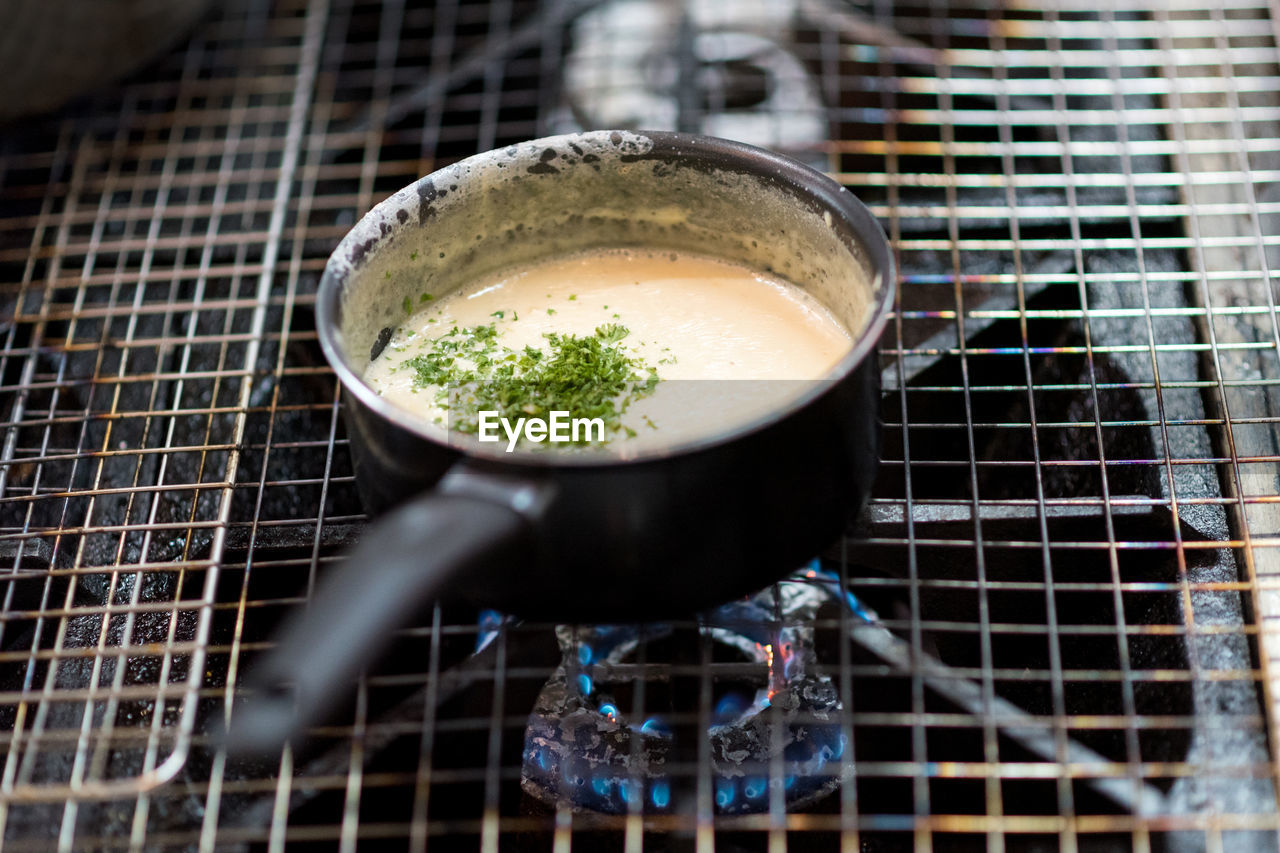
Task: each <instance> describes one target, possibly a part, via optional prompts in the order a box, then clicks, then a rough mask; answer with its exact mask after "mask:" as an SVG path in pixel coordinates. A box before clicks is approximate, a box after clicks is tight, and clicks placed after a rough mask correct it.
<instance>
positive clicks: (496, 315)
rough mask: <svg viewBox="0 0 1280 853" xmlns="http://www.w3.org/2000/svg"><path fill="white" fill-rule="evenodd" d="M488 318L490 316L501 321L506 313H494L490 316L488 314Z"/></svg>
mask: <svg viewBox="0 0 1280 853" xmlns="http://www.w3.org/2000/svg"><path fill="white" fill-rule="evenodd" d="M489 316H490V317H497V318H498V319H499V320H501V319H503V318H504V317H506V316H507V312H506V311H494V312H493V313H492V314H490V315H489Z"/></svg>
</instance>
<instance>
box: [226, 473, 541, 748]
mask: <svg viewBox="0 0 1280 853" xmlns="http://www.w3.org/2000/svg"><path fill="white" fill-rule="evenodd" d="M530 529H531V528H530V522H529V520H528V518H527V517H526V516H524V515H522V514H521V513H520V512H518V511H517V510H516V509H515V508H513V507H512V506H510V505H507V504H506V503H504V502H503V501H501V500H492V499H489V498H488V496H475V495H463V494H456V493H455V494H449V493H442V492H430V493H427V494H425V495H422V496H420V497H417V498H415V499H413V500H412V501H410V502H409V503H408V504H406V505H404V506H401V507H399V508H397V509H396V510H394V511H393V512H391V513H390V514H388V515H386V516H384V517H383V518H382V519H380V520H379V521H378V522H377V523H376V524H373V525H372V526H370V527H369V529H368V530H366V531H365V532H364V534H363V535H362V537H361V541H360V544H359V545H357V546H356V547H355V548H354V549H353V550H352V551H351V553H350V555H349V556H348V557H347V559H346V561H345V562H344V563H343V564H342V565H341V566H339V567H338V568H337V569H336V570H334V571H333V572H332V573H331V574H329V575H328V576H327V577H325V578H324V579H323V582H322V583H320V584H319V586H318V588H317V590H316V592H315V594H314V596H313V597H312V599H311V601H310V603H309V604H308V605H307V606H306V607H304V608H299V610H298V611H297V612H296V613H294V614H292V616H291V618H289V619H288V620H286V622H285V624H284V625H283V626H282V628H281V630H280V633H279V634H278V635H277V636H278V638H279V641H278V643H277V645H276V646H275V647H274V648H272V649H270V650H269V651H267V652H265V653H264V656H263V657H262V658H261V659H259V660H257V661H255V662H254V663H253V665H252V666H251V668H250V669H249V671H248V673H247V676H246V679H245V685H244V686H245V687H246V688H247V690H246V695H245V698H244V700H243V701H242V702H241V703H238V704H237V705H236V707H235V708H233V711H232V715H231V722H230V727H229V729H228V731H227V732H226V734H225V745H226V747H227V751H228V753H230V754H233V755H245V756H248V755H259V756H261V755H267V754H271V753H279V751H280V749H281V748H282V747H283V746H284V744H285V743H286V742H287V741H292V740H293V739H294V738H295V737H296V736H298V735H299V734H300V733H301V732H302V731H303V730H304V729H305V728H307V727H308V726H311V725H315V724H317V723H319V722H321V721H323V720H324V719H325V718H327V717H328V716H330V715H331V714H332V713H333V712H334V711H336V710H337V708H338V707H340V706H341V705H343V704H344V703H345V700H346V699H347V698H348V697H349V696H350V695H351V689H352V684H353V683H354V681H355V679H356V677H357V676H358V675H359V673H360V670H361V669H363V668H364V667H366V666H369V665H370V664H372V663H374V662H375V661H377V660H378V659H379V658H380V657H381V655H382V654H383V653H384V652H386V651H387V649H388V648H389V646H390V642H391V638H392V634H393V633H394V632H395V631H396V630H398V629H400V628H403V627H405V626H406V625H408V624H409V623H410V622H411V620H412V619H413V618H414V616H416V615H418V614H419V613H421V612H422V609H423V606H424V605H425V604H426V603H428V602H430V601H432V600H433V599H434V598H436V597H437V595H438V594H439V592H440V591H441V590H442V589H444V588H445V587H447V585H448V584H449V582H450V580H451V579H452V578H455V577H460V576H462V575H464V574H465V573H470V572H488V571H490V570H493V569H495V568H498V567H501V566H503V565H510V564H511V563H512V562H514V561H515V560H517V559H519V554H520V550H521V548H522V547H527V543H528V541H529V536H530Z"/></svg>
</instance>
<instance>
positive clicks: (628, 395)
mask: <svg viewBox="0 0 1280 853" xmlns="http://www.w3.org/2000/svg"><path fill="white" fill-rule="evenodd" d="M628 334H630V331H629V330H628V329H627V328H626V327H625V326H619V325H617V324H608V325H603V326H600V327H599V328H597V329H596V332H595V334H594V335H589V336H582V337H580V336H577V335H568V334H564V335H562V334H557V333H554V332H549V333H546V334H544V335H543V337H544V338H545V339H546V341H547V348H546V350H545V351H544V350H542V349H537V348H535V347H531V346H526V347H525V348H524V349H523V350H520V351H516V350H511V349H508V348H507V347H504V346H502V345H501V344H500V343H498V339H499V338H500V333H499V332H498V330H497V328H496V326H495V325H494V324H493V323H489V324H488V325H482V326H470V327H454V328H452V329H450V330H449V331H448V332H446V333H444V334H443V335H441V336H440V337H438V338H435V339H434V340H431V341H430V344H431V348H430V349H429V350H428V351H426V352H423V353H422V354H421V355H417V356H415V357H413V358H411V359H407V360H405V361H404V362H402V364H403V366H405V367H408V368H409V369H410V370H412V371H413V372H414V377H413V387H414V389H415V390H417V389H426V388H434V389H435V394H436V401H437V403H438V404H440V405H442V406H445V407H446V408H447V409H448V412H449V425H450V428H452V429H455V430H457V431H459V432H475V431H476V429H477V427H478V423H479V420H478V412H481V411H497V412H498V413H499V416H500V417H509V418H519V417H529V416H534V417H539V416H541V417H545V416H546V415H547V414H549V413H550V412H552V411H567V412H569V415H570V417H571V418H600V419H602V420H603V421H604V423H605V428H606V433H605V434H606V436H608V435H611V434H616V433H618V432H619V431H623V432H625V433H626V434H627V435H628V436H634V435H635V431H634V430H632V429H630V428H628V427H625V426H623V425H622V422H621V418H622V415H623V413H625V412H626V411H627V408H628V406H630V405H631V403H632V402H633V401H635V400H637V399H639V398H641V397H645V396H648V395H649V394H651V393H653V389H654V388H655V387H656V386H657V384H658V382H659V378H658V373H657V371H656V370H655V369H654V368H653V367H651V366H648V365H646V364H644V363H643V362H642V361H640V359H638V358H636V357H634V356H630V355H628V354H627V353H626V352H625V350H624V349H623V348H622V347H621V346H620V345H619V343H620V342H621V341H622V340H623V339H624V338H626V337H627V335H628Z"/></svg>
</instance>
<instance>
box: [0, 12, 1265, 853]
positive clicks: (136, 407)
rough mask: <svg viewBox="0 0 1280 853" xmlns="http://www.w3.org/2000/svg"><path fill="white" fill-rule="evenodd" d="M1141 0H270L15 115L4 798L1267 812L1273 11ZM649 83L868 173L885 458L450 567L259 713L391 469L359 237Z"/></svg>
mask: <svg viewBox="0 0 1280 853" xmlns="http://www.w3.org/2000/svg"><path fill="white" fill-rule="evenodd" d="M1122 5H1123V8H1119V7H1117V8H1115V9H1101V10H1099V9H1091V8H1090V7H1088V6H1087V5H1085V4H1079V3H1075V2H1065V0H1064V2H1060V3H1055V4H1048V5H1046V4H1036V5H1035V6H1034V7H1032V6H1029V5H1026V4H1021V3H1011V2H1009V3H1003V4H999V5H997V6H995V7H991V6H990V5H989V4H977V3H968V2H965V0H956V2H934V3H920V4H918V5H908V4H902V3H895V4H891V3H887V2H879V0H872V2H853V0H788V2H785V3H763V2H750V3H748V2H742V3H730V4H724V3H721V4H713V3H706V2H702V0H690V2H685V3H667V2H656V0H545V2H532V0H492V2H472V0H438V2H435V3H432V4H416V3H405V2H401V1H400V0H388V2H384V3H381V4H373V5H361V4H355V3H349V2H342V0H281V1H280V2H275V3H264V2H256V0H243V2H239V1H237V2H231V3H227V4H222V5H221V6H220V7H219V8H218V9H216V10H214V11H213V12H212V13H211V14H210V16H209V17H208V18H207V19H206V20H204V21H203V22H202V23H201V24H200V25H199V26H198V27H197V28H196V30H195V31H194V33H193V35H192V38H191V41H190V43H188V44H186V45H184V46H182V47H180V48H179V49H176V50H174V51H173V52H172V53H171V54H169V55H168V56H167V57H166V58H163V59H161V60H160V61H159V62H158V63H156V64H155V65H153V66H151V67H150V68H149V69H147V70H146V71H144V72H143V73H141V74H139V75H137V76H135V77H133V78H131V79H130V80H128V81H126V83H125V84H124V85H122V86H120V87H117V88H114V89H109V90H105V91H103V92H101V93H99V94H97V95H94V96H91V97H89V98H86V99H82V100H81V101H79V102H77V103H75V104H73V105H71V106H70V107H69V108H67V109H65V110H64V111H62V112H60V113H57V114H54V115H51V116H47V117H44V118H41V119H37V120H29V121H27V122H25V123H23V124H22V125H20V126H15V127H11V128H7V129H6V132H5V134H4V135H3V136H0V296H2V299H0V309H2V310H0V337H2V338H3V348H2V349H0V417H2V418H3V440H2V442H0V453H2V454H3V458H0V570H3V571H4V572H5V575H4V577H2V578H0V587H2V591H0V594H2V595H3V605H2V607H0V738H3V742H4V744H5V749H4V752H3V759H0V761H2V763H3V771H2V772H0V824H2V825H3V837H4V839H5V846H6V847H7V848H11V849H15V850H48V849H55V848H56V849H67V850H71V849H95V850H97V849H116V848H126V849H175V850H176V849H213V848H215V847H218V848H226V849H276V848H277V847H279V846H282V845H283V844H284V843H286V842H289V843H292V844H294V845H295V846H297V845H302V846H307V845H311V846H315V847H317V848H325V849H328V848H331V847H337V848H340V849H348V848H350V847H353V846H355V845H356V844H357V843H364V844H365V845H366V846H375V847H376V846H378V845H394V846H396V847H398V848H401V847H408V848H410V849H426V848H427V847H428V846H429V845H430V846H433V847H439V848H442V849H453V848H455V847H459V848H461V847H466V848H468V849H471V848H474V847H476V846H480V847H481V848H482V849H485V850H498V849H504V850H526V849H544V848H547V847H551V848H553V849H556V850H573V849H579V850H596V849H602V848H608V849H613V848H623V849H627V850H640V849H697V850H700V851H702V850H712V849H716V850H731V851H732V850H756V849H765V848H768V849H770V850H778V849H785V848H786V847H788V846H794V847H795V848H796V849H803V850H806V851H807V850H822V849H841V850H855V849H861V850H867V851H887V850H906V849H936V850H969V849H1006V850H1027V851H1041V850H1104V851H1109V850H1152V849H1155V850H1171V851H1181V850H1188V851H1190V850H1237V849H1264V848H1266V847H1268V846H1274V845H1275V843H1276V832H1277V829H1280V827H1278V826H1277V818H1276V814H1277V810H1276V788H1275V781H1276V777H1275V766H1276V764H1275V760H1274V758H1273V755H1272V752H1271V750H1270V749H1269V746H1268V741H1269V739H1270V740H1271V742H1274V729H1275V724H1276V714H1277V705H1276V703H1275V702H1274V700H1273V683H1272V678H1273V673H1274V672H1275V669H1274V666H1273V660H1274V655H1275V654H1276V653H1280V633H1278V632H1274V631H1273V630H1272V621H1273V618H1274V616H1275V614H1276V613H1277V612H1280V606H1278V603H1280V599H1277V598H1276V596H1277V585H1276V584H1275V582H1274V578H1275V577H1277V576H1280V568H1277V567H1276V566H1275V565H1274V563H1275V554H1276V552H1275V549H1274V548H1273V547H1271V545H1272V544H1273V543H1272V541H1271V540H1272V538H1273V536H1272V533H1273V532H1274V530H1275V529H1276V519H1274V518H1273V517H1272V514H1273V513H1274V512H1275V506H1276V501H1275V497H1274V496H1275V495H1276V494H1280V482H1277V473H1276V472H1277V470H1280V469H1278V468H1277V466H1276V461H1277V458H1278V457H1277V442H1276V435H1277V432H1276V422H1277V413H1276V410H1275V406H1276V402H1275V394H1274V391H1273V388H1274V386H1275V384H1276V380H1277V376H1280V365H1278V364H1277V360H1276V353H1277V352H1280V331H1278V330H1277V326H1276V323H1277V321H1276V316H1277V315H1276V311H1275V294H1274V288H1273V286H1272V281H1271V276H1272V275H1273V272H1272V270H1273V269H1274V268H1275V266H1276V263H1275V260H1276V257H1277V253H1276V252H1277V245H1280V227H1278V220H1277V213H1278V212H1280V208H1278V207H1277V203H1278V202H1277V199H1276V191H1275V187H1276V185H1277V181H1276V179H1277V176H1280V163H1277V162H1276V155H1275V144H1274V142H1275V139H1276V138H1278V137H1280V132H1277V128H1276V118H1277V116H1280V112H1277V108H1278V107H1280V104H1277V103H1276V101H1277V96H1276V94H1275V93H1276V91H1277V83H1278V81H1280V54H1277V39H1278V36H1277V32H1278V30H1277V24H1276V21H1275V20H1274V10H1272V9H1270V8H1269V7H1267V6H1266V4H1262V3H1255V2H1250V0H1227V2H1223V3H1205V4H1198V3H1183V2H1178V3H1172V4H1168V3H1163V4H1156V3H1151V4H1142V3H1134V4H1122ZM615 123H616V124H624V125H631V126H648V127H651V128H660V127H661V128H677V129H683V130H689V131H697V132H706V133H718V134H722V135H728V136H732V137H734V138H739V139H742V140H744V141H747V142H752V143H755V144H759V145H764V146H768V147H772V148H775V149H777V150H780V151H783V152H784V153H787V154H790V155H792V156H795V157H797V158H799V159H801V160H803V161H805V162H808V163H810V164H811V165H815V166H816V167H818V168H821V169H823V170H825V171H827V172H828V173H829V174H831V175H833V176H834V177H835V178H836V179H838V180H840V181H841V182H842V183H844V184H845V185H846V186H848V187H849V188H850V190H852V191H853V192H854V193H856V194H857V195H858V196H859V197H860V198H862V199H863V200H864V201H866V202H867V203H868V204H869V205H870V206H871V207H872V209H873V212H875V213H876V215H877V216H878V217H880V219H881V221H882V223H883V224H884V226H885V228H886V231H887V233H888V234H889V236H890V238H891V240H892V242H893V244H894V247H895V251H896V252H897V255H898V260H899V265H900V269H901V272H902V278H901V299H900V303H899V305H897V306H896V311H895V314H894V319H893V321H892V323H891V329H890V332H889V334H888V335H887V336H886V338H885V339H884V341H882V348H881V367H882V380H883V386H884V396H883V398H882V404H881V416H882V420H883V421H884V425H885V431H884V438H885V448H884V454H883V462H882V466H881V471H880V478H879V481H878V483H877V487H876V491H875V494H874V496H873V499H872V502H871V505H870V506H869V507H868V509H867V511H866V512H865V513H864V514H863V515H862V516H861V517H860V518H858V519H853V520H851V522H850V526H849V530H848V531H847V534H846V536H844V537H843V538H842V539H841V540H840V541H839V542H835V543H832V545H831V547H830V548H829V549H827V550H826V551H825V552H824V553H822V554H819V555H815V559H814V561H813V562H812V563H810V564H808V565H805V566H797V567H795V568H796V571H795V573H794V574H793V575H792V576H791V577H790V578H789V579H788V580H786V581H784V582H782V583H779V584H777V585H775V586H774V587H771V588H769V589H766V590H762V591H760V592H759V593H758V594H756V595H754V596H752V597H750V598H748V599H744V600H742V601H737V602H727V603H725V604H724V606H722V607H721V608H719V609H717V610H715V611H712V612H709V613H705V614H702V615H701V616H699V617H697V618H693V619H689V620H684V621H676V622H670V623H664V624H661V625H644V626H602V625H595V626H590V625H580V626H565V625H551V624H540V623H534V622H517V621H515V620H512V619H508V618H505V617H503V616H502V615H501V614H493V613H475V612H469V611H466V610H465V609H463V608H457V609H453V608H450V609H447V610H446V609H441V608H436V609H435V610H434V612H433V613H431V614H430V615H429V618H427V619H426V620H425V621H424V622H423V623H422V624H421V625H419V626H418V627H416V628H414V629H411V630H409V631H406V632H403V633H402V634H400V635H398V637H397V653H396V654H395V655H394V656H393V660H392V663H391V664H389V665H388V667H386V668H385V669H382V670H379V671H378V672H376V673H371V674H369V675H368V676H366V677H365V678H364V679H363V680H362V681H361V683H360V684H358V685H354V686H353V693H354V695H355V701H354V704H353V708H352V709H351V711H350V712H349V713H348V714H347V715H346V716H344V717H343V718H341V719H338V720H335V721H334V722H333V723H332V724H330V725H329V726H326V727H324V728H323V729H321V730H318V731H317V732H315V738H314V743H313V745H312V746H311V747H310V748H309V749H308V750H307V751H305V752H299V753H293V752H288V753H285V754H284V755H282V756H280V758H279V760H274V759H273V760H270V761H262V762H258V763H249V762H244V763H235V762H228V761H227V760H226V759H225V757H224V756H223V755H222V754H220V753H219V752H218V750H217V749H216V745H215V742H214V739H213V737H212V735H211V734H210V732H212V731H214V730H215V729H216V727H217V726H218V725H220V724H221V722H223V721H224V720H225V719H226V718H227V716H228V715H229V714H231V713H234V707H235V700H236V699H237V696H238V694H237V690H236V688H235V684H236V683H237V680H238V678H239V677H240V674H241V673H242V672H243V671H244V669H245V668H246V667H247V666H250V665H252V659H253V656H254V655H256V654H257V653H258V652H260V651H261V650H262V648H263V647H264V645H265V644H266V643H267V642H269V638H270V637H271V636H272V632H273V628H274V627H275V625H276V624H277V623H278V621H279V620H280V619H281V618H282V617H283V616H284V615H285V614H286V613H288V612H290V611H292V610H293V609H295V608H297V607H301V606H305V602H306V599H307V596H308V594H309V591H310V590H311V588H312V586H313V584H314V582H315V580H316V578H317V577H318V576H319V575H321V574H323V573H324V572H325V571H326V570H327V569H328V568H329V566H330V565H331V564H332V563H333V562H335V561H336V560H338V559H341V554H342V552H343V550H344V549H345V548H346V547H347V546H348V545H349V544H350V543H352V542H354V541H355V540H356V539H357V538H358V537H359V535H360V531H361V528H362V525H363V521H364V517H363V514H362V510H361V508H360V505H359V502H358V499H357V498H356V495H355V490H354V484H353V482H352V477H351V468H350V461H349V459H348V455H347V449H346V439H345V435H344V433H343V430H342V426H341V420H340V411H341V406H342V402H343V401H342V395H341V393H340V390H339V387H338V384H337V382H336V381H335V379H334V378H333V376H332V374H331V373H330V371H329V370H328V368H327V366H326V365H325V362H324V359H323V358H322V356H321V355H320V353H319V349H318V346H317V344H316V338H315V332H314V317H313V313H312V311H313V307H312V306H313V294H314V288H315V284H316V281H317V279H318V276H319V272H320V270H321V269H322V267H323V264H324V261H325V259H326V258H327V256H328V253H329V251H330V250H331V248H332V246H333V245H334V244H335V243H336V242H337V240H338V239H339V238H340V237H341V236H342V235H343V234H344V233H345V232H346V230H347V229H348V228H350V226H351V225H352V224H354V222H355V220H356V218H358V216H359V215H360V214H361V213H363V212H364V211H365V210H367V209H368V208H369V207H371V206H372V205H373V204H374V203H376V202H377V201H378V200H380V199H381V198H383V197H385V196H386V195H388V194H389V193H391V192H394V191H395V190H397V189H399V188H400V187H402V186H404V185H406V184H408V183H409V182H411V181H412V180H414V179H415V178H416V177H418V176H420V175H422V174H426V173H427V172H429V171H431V170H433V169H434V168H437V167H438V166H440V165H443V164H444V163H447V162H452V161H453V160H456V159H458V158H460V157H463V156H466V155H468V154H471V153H474V152H475V151H478V150H484V149H488V148H493V147H497V146H499V145H502V144H506V143H509V142H515V141H519V140H522V139H528V138H532V137H535V136H539V135H544V134H547V133H552V132H560V131H567V130H572V129H576V128H585V127H599V126H603V125H608V124H615ZM744 535H749V531H744ZM602 582H607V579H602Z"/></svg>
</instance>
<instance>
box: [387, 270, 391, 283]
mask: <svg viewBox="0 0 1280 853" xmlns="http://www.w3.org/2000/svg"><path fill="white" fill-rule="evenodd" d="M390 279H391V270H387V280H388V281H389V280H390Z"/></svg>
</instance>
